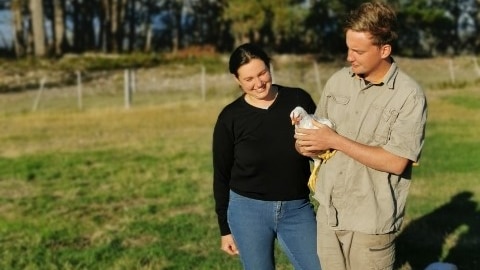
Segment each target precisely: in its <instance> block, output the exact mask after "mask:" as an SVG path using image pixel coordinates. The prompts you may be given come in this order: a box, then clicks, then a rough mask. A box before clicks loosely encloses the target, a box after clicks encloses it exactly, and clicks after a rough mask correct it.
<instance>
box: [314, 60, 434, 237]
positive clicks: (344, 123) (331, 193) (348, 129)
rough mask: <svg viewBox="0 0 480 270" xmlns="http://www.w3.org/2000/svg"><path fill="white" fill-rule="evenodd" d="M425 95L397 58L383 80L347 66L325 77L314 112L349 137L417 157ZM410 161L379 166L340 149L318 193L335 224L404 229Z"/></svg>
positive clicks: (377, 230)
mask: <svg viewBox="0 0 480 270" xmlns="http://www.w3.org/2000/svg"><path fill="white" fill-rule="evenodd" d="M426 111H427V105H426V98H425V95H424V93H423V91H422V89H421V87H420V86H419V85H418V84H417V83H416V82H415V81H414V80H413V79H412V78H410V77H409V76H408V75H406V74H405V73H403V72H402V71H400V70H399V68H398V67H397V65H396V63H395V62H393V64H392V66H391V67H390V70H389V71H388V73H387V74H386V76H385V78H384V80H383V81H382V82H381V83H378V84H370V83H368V82H366V81H365V80H363V79H362V78H360V77H358V76H356V75H355V74H353V73H352V72H351V70H350V69H349V68H344V69H342V70H340V71H338V72H337V73H336V74H334V75H333V76H332V77H331V78H330V79H329V81H328V82H327V84H326V86H325V89H324V91H323V93H322V97H321V99H320V103H319V105H318V108H317V111H316V115H317V116H319V117H326V118H328V119H330V120H332V121H333V122H334V123H335V125H336V131H337V132H338V133H339V134H341V135H342V136H345V137H347V138H349V139H351V140H354V141H357V142H359V143H362V144H366V145H371V146H381V147H382V148H383V149H385V150H387V151H389V152H391V153H392V154H395V155H397V156H401V157H404V158H407V159H409V160H411V161H412V162H417V161H418V159H419V156H420V152H421V149H422V146H423V142H424V135H425V122H426ZM411 173H412V166H411V165H409V166H408V167H407V169H406V170H405V172H404V173H403V174H402V175H394V174H390V173H385V172H381V171H377V170H374V169H371V168H369V167H366V166H365V165H362V164H361V163H359V162H357V161H355V160H353V159H352V158H350V157H348V156H347V155H345V154H344V153H342V152H337V153H336V154H335V155H334V156H333V157H332V158H331V159H329V160H328V161H327V162H326V163H325V164H323V165H322V167H321V168H320V172H319V174H318V180H317V186H316V193H315V195H314V198H315V199H316V200H318V201H319V203H320V207H324V208H325V210H326V212H327V215H328V223H329V224H330V226H331V228H332V229H334V230H352V231H359V232H363V233H367V234H383V233H389V232H395V231H398V230H399V229H400V226H401V224H402V221H403V217H404V211H405V202H406V199H407V195H408V190H409V186H410V182H411Z"/></svg>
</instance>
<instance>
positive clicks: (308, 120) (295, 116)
mask: <svg viewBox="0 0 480 270" xmlns="http://www.w3.org/2000/svg"><path fill="white" fill-rule="evenodd" d="M290 119H291V120H292V125H295V126H296V127H298V128H306V129H314V128H318V127H316V126H315V125H314V124H313V123H312V120H315V121H317V122H318V123H320V124H324V125H326V126H328V127H330V128H332V129H335V125H334V124H333V123H332V121H330V120H328V119H326V118H318V117H315V116H314V115H312V114H309V113H307V111H305V109H304V108H302V107H300V106H297V107H295V109H293V110H292V112H291V113H290ZM336 151H337V150H325V151H324V152H323V153H321V154H319V155H318V156H317V157H316V158H314V159H313V169H312V172H311V174H310V178H309V179H308V187H309V188H310V190H312V191H313V192H315V183H316V181H317V174H318V170H319V169H320V165H321V164H323V163H325V162H327V160H328V159H330V158H331V157H332V156H333V155H334V154H335V152H336Z"/></svg>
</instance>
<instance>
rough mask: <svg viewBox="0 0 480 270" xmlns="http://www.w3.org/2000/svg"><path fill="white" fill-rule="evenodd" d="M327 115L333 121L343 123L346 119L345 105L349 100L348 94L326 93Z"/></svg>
mask: <svg viewBox="0 0 480 270" xmlns="http://www.w3.org/2000/svg"><path fill="white" fill-rule="evenodd" d="M327 98H328V101H327V108H326V109H327V117H328V119H330V121H333V123H344V122H346V121H348V119H347V105H348V103H349V102H350V97H349V96H340V95H336V96H334V95H327Z"/></svg>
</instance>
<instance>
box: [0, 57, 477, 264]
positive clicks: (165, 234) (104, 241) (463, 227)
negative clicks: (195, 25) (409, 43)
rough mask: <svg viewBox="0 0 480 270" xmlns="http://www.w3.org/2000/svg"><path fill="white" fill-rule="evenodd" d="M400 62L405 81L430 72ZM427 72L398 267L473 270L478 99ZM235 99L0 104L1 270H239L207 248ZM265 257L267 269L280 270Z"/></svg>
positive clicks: (26, 96) (17, 99)
mask: <svg viewBox="0 0 480 270" xmlns="http://www.w3.org/2000/svg"><path fill="white" fill-rule="evenodd" d="M403 61H404V62H403V66H406V67H407V69H408V70H409V71H411V72H412V73H416V71H415V68H417V69H418V70H420V71H419V72H425V71H424V70H425V66H422V64H425V65H426V64H428V65H431V66H435V65H433V64H432V63H431V62H426V61H425V60H421V61H419V62H414V61H413V60H409V59H405V60H403ZM432 61H433V60H432ZM321 70H323V71H325V73H326V74H329V73H330V72H331V70H334V67H322V69H321ZM327 70H328V72H327ZM277 72H278V73H280V72H281V70H280V69H279V70H277ZM278 73H277V74H278ZM290 73H291V72H290ZM325 73H324V74H325ZM437 75H438V74H433V73H432V74H431V75H430V76H429V77H426V75H425V77H423V75H422V77H421V79H422V81H421V83H423V84H424V85H425V86H426V87H425V88H426V92H427V97H428V101H429V118H428V126H427V134H426V142H425V148H424V151H423V154H422V159H421V161H420V166H419V167H415V169H414V180H413V182H412V186H411V193H410V197H409V200H408V203H407V213H406V221H405V224H404V230H403V231H402V233H401V234H400V238H399V244H398V252H399V254H398V255H399V256H398V258H399V264H400V265H399V269H423V268H424V267H425V266H426V265H427V264H428V263H431V262H434V261H437V260H442V261H449V262H453V263H455V264H457V265H458V266H459V269H478V268H480V259H479V257H478V255H477V253H478V250H479V249H480V206H479V203H480V179H479V177H478V175H479V173H480V165H478V164H479V161H480V156H479V155H478V149H480V143H479V140H478V139H477V138H478V135H479V132H480V125H479V123H480V94H479V93H478V89H477V87H476V86H475V83H473V82H468V83H466V84H462V85H448V84H447V83H445V84H442V80H447V79H448V77H441V76H437ZM324 76H327V75H324ZM281 78H282V77H281ZM283 78H285V77H283ZM300 83H306V81H305V80H304V81H300V82H299V84H300ZM289 84H291V85H295V84H297V83H296V82H294V81H292V82H291V83H289ZM439 85H447V86H445V87H440V88H439V87H438V86H439ZM305 88H307V89H314V86H308V87H307V86H306V87H305ZM194 91H196V90H194ZM236 91H237V90H235V89H225V90H224V91H223V92H222V91H220V90H218V89H209V95H208V99H207V100H206V101H201V100H198V98H191V97H190V98H188V96H192V94H191V93H187V94H185V95H183V96H182V95H181V94H179V93H173V92H171V93H170V92H169V93H160V94H159V95H158V96H155V95H154V94H151V93H150V94H149V95H148V96H140V97H138V98H137V99H135V100H136V101H137V103H135V106H133V107H132V108H131V109H128V110H127V109H125V108H123V107H122V104H121V102H120V104H118V103H116V102H117V101H115V103H114V104H112V101H109V100H111V99H107V100H105V99H104V100H102V98H101V97H102V95H99V96H96V100H95V101H93V100H92V102H96V104H99V105H97V106H92V107H87V108H85V109H83V110H76V109H75V108H68V107H66V106H63V105H64V103H65V99H64V97H62V96H60V97H57V96H55V95H53V94H52V95H51V96H50V100H49V102H48V103H47V104H46V105H44V106H43V107H41V108H40V109H39V111H37V112H32V111H31V110H30V106H31V100H32V96H33V95H32V93H30V92H28V91H27V92H20V93H9V94H3V95H1V96H0V101H1V102H0V103H1V104H2V106H1V107H0V128H1V130H2V132H1V133H0V141H1V142H2V147H1V148H0V269H171V270H174V269H175V270H176V269H240V268H241V267H240V262H239V260H238V258H237V257H229V256H228V255H225V254H224V253H222V252H221V251H220V246H219V245H220V236H219V232H218V228H217V224H216V217H215V214H214V209H213V207H214V202H213V197H212V190H211V187H212V164H211V155H210V146H211V133H212V128H213V124H214V122H215V120H216V117H217V115H218V113H219V111H220V110H221V108H222V107H223V106H224V105H226V104H227V103H228V102H230V101H231V100H232V99H233V97H234V96H235V95H236V94H237V93H238V92H236ZM170 95H171V96H172V98H171V99H168V97H169V96H170ZM312 95H314V96H317V95H318V93H316V92H315V91H314V90H312ZM93 97H94V96H92V99H93ZM120 100H121V98H120ZM73 103H74V102H73ZM22 104H24V105H23V106H24V109H20V110H18V106H22ZM107 105H109V106H107ZM276 253H277V257H278V263H277V264H278V269H292V267H291V265H290V264H289V263H288V260H287V259H286V257H285V256H284V255H283V254H282V253H281V252H280V251H279V249H278V248H277V250H276Z"/></svg>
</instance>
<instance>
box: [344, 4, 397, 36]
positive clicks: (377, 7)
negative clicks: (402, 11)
mask: <svg viewBox="0 0 480 270" xmlns="http://www.w3.org/2000/svg"><path fill="white" fill-rule="evenodd" d="M344 30H345V32H346V31H347V30H352V31H355V32H368V33H370V35H372V42H373V44H374V45H377V46H382V45H386V44H389V45H392V43H393V42H394V41H395V40H396V39H397V37H398V34H397V16H396V14H395V11H394V10H393V9H392V8H391V7H390V6H388V5H387V4H385V3H383V2H379V1H375V2H367V3H363V4H361V5H360V6H359V7H358V8H357V9H355V10H352V11H351V12H350V13H349V15H348V16H347V19H346V22H345V27H344Z"/></svg>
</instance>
